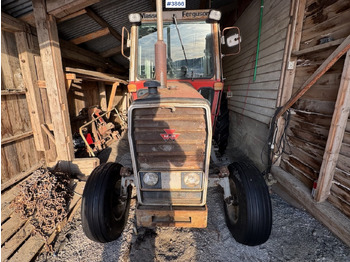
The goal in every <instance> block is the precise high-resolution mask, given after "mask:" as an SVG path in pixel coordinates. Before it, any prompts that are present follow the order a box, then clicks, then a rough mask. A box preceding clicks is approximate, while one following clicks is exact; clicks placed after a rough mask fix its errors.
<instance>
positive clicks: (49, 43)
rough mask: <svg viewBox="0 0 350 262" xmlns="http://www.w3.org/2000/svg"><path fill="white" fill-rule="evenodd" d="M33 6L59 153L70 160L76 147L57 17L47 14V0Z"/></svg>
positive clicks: (58, 155)
mask: <svg viewBox="0 0 350 262" xmlns="http://www.w3.org/2000/svg"><path fill="white" fill-rule="evenodd" d="M33 10H34V16H35V23H36V28H37V33H38V41H39V46H40V56H41V61H42V64H43V71H44V76H45V82H46V90H47V96H48V100H49V106H50V112H51V116H52V123H53V126H54V134H55V145H56V151H57V157H58V159H59V160H67V161H70V160H72V159H73V158H74V149H73V139H72V132H71V126H70V120H69V113H68V102H67V95H66V88H65V82H64V81H65V78H64V73H63V68H62V60H61V50H60V45H59V39H58V32H57V26H56V21H55V18H54V17H53V16H52V15H48V14H47V11H46V5H45V0H33Z"/></svg>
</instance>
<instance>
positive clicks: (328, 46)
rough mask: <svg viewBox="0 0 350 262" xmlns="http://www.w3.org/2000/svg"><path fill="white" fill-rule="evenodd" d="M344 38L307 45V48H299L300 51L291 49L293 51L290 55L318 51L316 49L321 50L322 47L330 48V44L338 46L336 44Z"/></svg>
mask: <svg viewBox="0 0 350 262" xmlns="http://www.w3.org/2000/svg"><path fill="white" fill-rule="evenodd" d="M344 40H345V38H341V39H337V40H334V41H331V42H328V43H324V44H319V45H316V46H312V47H309V48H305V49H303V50H300V51H293V52H292V55H293V56H301V55H304V54H309V53H313V52H318V51H321V50H323V49H327V48H330V47H332V46H338V45H340V44H341V43H342V42H343V41H344Z"/></svg>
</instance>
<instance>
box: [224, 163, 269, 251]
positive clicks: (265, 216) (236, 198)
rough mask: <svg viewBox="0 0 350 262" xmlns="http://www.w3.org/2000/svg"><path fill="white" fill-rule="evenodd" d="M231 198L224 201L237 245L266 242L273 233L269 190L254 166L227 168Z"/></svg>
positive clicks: (237, 164) (227, 217)
mask: <svg viewBox="0 0 350 262" xmlns="http://www.w3.org/2000/svg"><path fill="white" fill-rule="evenodd" d="M228 169H229V171H230V176H229V181H230V190H231V195H232V199H226V200H225V206H224V207H225V215H226V223H227V226H228V228H229V230H230V231H231V234H232V236H233V237H234V238H235V239H236V241H237V242H239V243H241V244H245V245H248V246H256V245H260V244H263V243H265V242H266V241H267V240H268V238H269V236H270V233H271V227H272V209H271V199H270V194H269V191H268V187H267V185H266V183H265V180H264V178H263V177H262V175H261V173H260V172H259V170H258V169H257V168H256V167H254V166H253V165H248V164H245V163H232V164H231V165H229V166H228Z"/></svg>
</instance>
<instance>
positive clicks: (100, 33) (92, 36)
mask: <svg viewBox="0 0 350 262" xmlns="http://www.w3.org/2000/svg"><path fill="white" fill-rule="evenodd" d="M108 34H109V29H108V27H106V28H102V29H100V30H97V31H95V32H92V33H90V34H87V35H83V36H79V37H77V38H74V39H72V40H70V41H71V42H72V43H73V44H75V45H79V44H82V43H85V42H88V41H91V40H94V39H96V38H100V37H102V36H105V35H108Z"/></svg>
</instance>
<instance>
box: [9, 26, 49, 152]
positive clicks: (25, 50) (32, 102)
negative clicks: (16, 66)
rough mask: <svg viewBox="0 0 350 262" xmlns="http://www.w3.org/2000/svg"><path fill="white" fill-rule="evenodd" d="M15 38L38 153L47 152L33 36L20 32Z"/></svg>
mask: <svg viewBox="0 0 350 262" xmlns="http://www.w3.org/2000/svg"><path fill="white" fill-rule="evenodd" d="M15 36H16V44H17V49H18V53H19V60H20V66H21V71H22V75H23V80H24V84H25V87H26V89H27V93H26V99H27V104H28V109H29V116H30V121H31V126H32V130H33V135H34V141H35V147H36V149H37V150H38V151H45V150H47V149H48V148H49V144H48V143H47V138H46V136H45V134H44V133H43V132H42V130H41V128H40V125H41V124H42V123H44V113H43V108H42V104H41V99H40V92H39V89H38V86H37V84H36V83H37V75H36V71H35V60H34V55H33V54H32V52H31V49H32V48H33V47H31V46H29V43H31V42H32V40H31V38H32V36H31V35H30V34H27V33H24V32H18V33H16V34H15Z"/></svg>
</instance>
